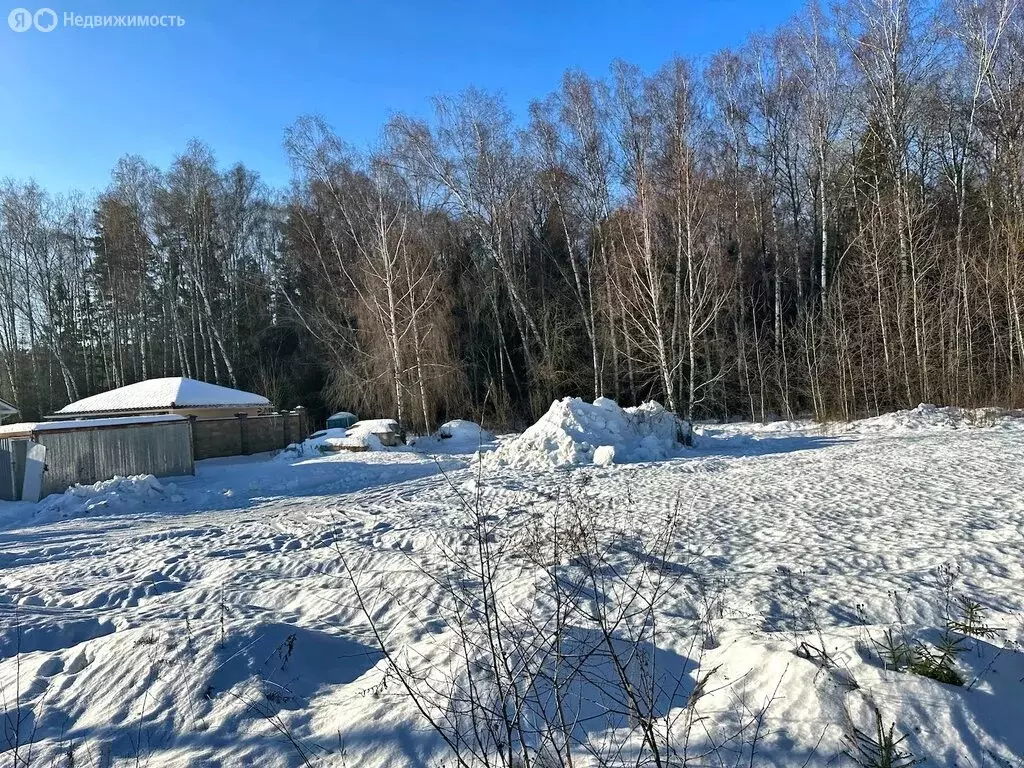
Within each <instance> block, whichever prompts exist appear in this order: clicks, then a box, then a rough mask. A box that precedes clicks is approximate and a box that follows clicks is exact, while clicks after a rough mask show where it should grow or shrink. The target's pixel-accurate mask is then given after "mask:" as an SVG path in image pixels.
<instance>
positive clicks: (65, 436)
mask: <svg viewBox="0 0 1024 768" xmlns="http://www.w3.org/2000/svg"><path fill="white" fill-rule="evenodd" d="M110 422H114V423H110ZM32 439H33V440H34V441H35V442H37V443H39V444H40V445H44V446H46V472H45V473H44V474H43V488H42V495H43V496H46V495H48V494H51V493H61V492H63V491H64V490H65V489H66V488H70V487H71V486H73V485H75V484H76V483H81V484H83V485H87V484H90V483H95V482H97V481H99V480H109V479H110V478H112V477H114V476H116V475H121V476H128V475H156V476H157V477H168V476H174V475H191V474H193V473H194V472H195V462H194V460H193V456H192V439H191V434H190V430H189V422H188V420H187V419H183V418H180V417H179V418H175V417H163V419H161V420H141V419H140V420H139V421H138V422H135V423H132V422H130V420H128V419H108V420H104V419H97V420H94V421H80V422H57V423H53V424H43V425H40V426H39V428H38V429H37V430H36V431H33V433H32Z"/></svg>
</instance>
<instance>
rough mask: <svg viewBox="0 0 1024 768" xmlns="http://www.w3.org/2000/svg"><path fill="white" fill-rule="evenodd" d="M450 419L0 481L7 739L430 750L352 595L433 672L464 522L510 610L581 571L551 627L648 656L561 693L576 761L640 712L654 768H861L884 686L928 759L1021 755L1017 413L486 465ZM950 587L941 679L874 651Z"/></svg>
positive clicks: (96, 758) (34, 760) (133, 755)
mask: <svg viewBox="0 0 1024 768" xmlns="http://www.w3.org/2000/svg"><path fill="white" fill-rule="evenodd" d="M469 431H470V430H465V429H460V430H459V431H458V434H459V436H460V437H459V439H458V440H455V438H454V437H453V438H451V439H449V440H445V439H435V440H424V441H423V442H422V443H421V444H420V445H418V446H414V447H413V448H409V449H405V448H403V449H399V450H388V451H368V452H364V453H338V454H324V455H309V454H306V455H303V456H299V457H295V458H288V459H286V460H274V459H273V458H272V457H269V456H261V457H248V458H246V459H233V460H212V461H208V462H201V463H200V464H199V466H198V469H197V475H196V476H195V477H194V478H192V477H189V478H175V479H162V480H160V481H153V480H152V479H150V478H135V479H127V480H120V481H115V482H111V483H108V484H106V485H103V486H98V487H95V488H92V489H77V490H75V491H72V492H69V493H68V494H65V495H64V496H58V497H50V498H49V499H46V500H44V501H43V502H41V503H40V504H39V505H30V504H10V503H7V504H4V503H0V621H2V622H3V624H2V634H0V659H2V661H0V689H2V697H0V706H2V707H3V710H4V712H3V713H2V721H3V723H4V725H3V731H2V733H0V764H5V765H8V764H9V765H40V766H51V765H68V766H70V765H74V766H93V765H95V766H107V765H124V766H128V765H132V766H136V765H140V766H141V765H149V766H182V767H184V766H222V767H225V768H226V767H228V766H297V765H324V766H381V767H383V766H406V765H408V766H426V765H441V764H442V763H444V764H450V760H448V761H446V757H447V755H446V752H445V748H444V744H443V742H442V740H441V738H440V737H439V736H438V735H437V734H436V733H435V732H434V731H432V730H431V729H430V728H429V727H428V726H427V724H426V722H425V720H424V718H423V717H422V715H421V714H420V713H419V712H417V709H416V707H415V706H414V704H413V702H412V700H411V699H410V697H409V695H408V694H407V693H406V692H405V691H404V690H403V689H402V686H401V684H400V681H399V680H398V678H397V677H396V676H395V675H394V674H385V671H386V669H387V662H386V660H384V659H383V658H382V654H381V651H380V650H379V648H378V646H377V642H376V640H375V638H374V635H373V633H372V631H371V622H370V621H368V620H367V616H366V612H364V609H366V611H368V612H369V614H370V616H371V617H372V620H373V626H376V628H377V629H378V630H379V631H381V632H382V633H383V635H382V636H383V638H384V640H385V644H386V646H387V647H388V648H389V649H391V650H392V651H393V652H394V653H396V654H398V658H400V659H403V660H404V661H403V663H405V662H409V663H412V664H413V665H414V666H415V667H416V669H417V670H426V671H429V673H430V674H431V675H433V676H434V677H432V678H431V679H434V680H441V681H442V684H450V683H451V682H452V681H454V680H456V679H457V678H458V674H459V658H460V657H459V651H458V648H457V646H458V643H457V642H455V639H456V638H457V637H458V636H459V631H458V627H457V623H456V622H455V621H454V620H453V617H457V616H461V617H462V618H463V620H467V621H469V623H470V624H472V623H473V622H474V621H476V618H475V617H474V612H473V609H472V608H471V607H467V608H466V610H464V611H460V610H459V609H458V608H457V606H456V605H455V604H453V595H454V594H455V593H456V592H457V591H458V590H468V592H470V593H472V592H473V590H474V589H476V586H475V585H474V584H466V583H463V582H458V583H457V584H456V582H455V581H453V580H452V579H451V578H450V577H451V576H452V572H453V565H454V564H456V563H457V562H459V558H461V557H462V556H463V555H464V554H467V553H472V552H474V551H479V547H478V546H477V545H478V544H479V543H480V542H481V541H483V542H485V543H486V544H487V546H488V547H490V548H491V549H490V550H489V551H491V552H492V553H493V554H494V557H495V562H496V563H497V564H498V567H497V570H496V573H495V583H496V585H497V589H496V599H497V600H498V602H499V603H501V604H502V605H503V606H506V608H505V609H503V610H505V611H506V612H505V613H503V616H504V618H505V619H506V620H508V622H509V624H510V625H511V624H512V621H513V619H518V618H521V617H523V616H530V617H533V618H534V619H536V618H537V617H538V616H544V615H548V614H546V613H545V612H548V613H550V612H551V610H552V606H551V603H550V601H549V600H548V599H547V598H548V597H549V596H550V593H549V592H547V591H546V589H545V587H544V585H545V584H559V585H563V584H570V583H573V584H578V586H579V588H578V590H576V592H575V593H574V594H579V595H581V596H582V597H581V600H582V601H583V602H584V603H586V604H587V605H588V606H590V608H589V609H588V610H592V612H593V616H589V617H588V616H585V615H583V613H580V614H579V615H575V616H572V617H571V618H572V620H571V621H570V622H568V623H569V624H571V625H572V626H571V632H569V633H568V634H571V635H572V638H573V639H572V643H574V644H575V645H574V647H575V648H577V649H578V648H584V647H589V648H591V649H592V651H593V656H592V657H591V660H595V659H603V661H604V663H605V666H606V667H607V666H608V664H607V662H608V656H607V654H605V655H602V653H605V652H604V651H601V652H598V651H599V648H600V647H606V648H611V649H615V648H618V647H620V646H622V645H623V644H625V645H626V646H628V647H629V648H631V649H632V650H633V651H635V653H633V654H632V655H630V654H629V653H628V652H625V653H624V655H627V656H629V661H628V662H627V663H626V664H625V665H624V668H625V669H626V671H627V673H628V675H630V676H632V675H636V676H637V677H638V678H643V679H645V680H647V681H649V682H651V681H653V687H650V686H649V688H650V690H649V694H650V695H649V696H647V697H646V698H645V697H643V696H641V699H643V701H641V702H640V704H639V705H636V702H634V705H635V706H633V707H632V708H631V707H629V706H626V704H625V703H623V702H622V701H621V700H620V699H621V697H622V695H623V694H622V689H621V686H618V685H617V683H616V681H615V680H614V679H613V678H614V675H611V676H608V677H607V678H604V677H602V675H605V674H606V672H607V671H606V672H600V671H599V672H597V673H595V674H594V675H590V676H586V675H582V676H581V677H580V678H579V681H577V683H578V684H577V683H571V684H570V685H568V686H567V687H566V688H565V690H566V691H568V692H569V693H570V694H571V697H570V698H571V701H570V704H571V705H572V711H573V712H574V713H576V715H577V721H575V723H574V724H573V725H572V727H570V728H569V731H570V732H571V733H572V737H573V739H574V740H575V741H574V747H573V749H574V750H575V752H576V753H577V762H576V763H575V764H577V765H586V764H587V762H586V755H587V749H586V748H585V746H584V744H586V745H589V748H590V754H591V755H593V754H598V753H600V754H608V753H609V750H614V751H615V754H617V755H618V756H619V757H620V758H621V759H622V760H623V761H624V762H625V763H626V764H634V762H635V760H633V759H632V758H631V756H634V757H635V754H636V753H637V752H642V751H643V744H642V742H643V731H644V727H645V726H646V725H649V726H650V729H651V732H652V733H653V734H655V736H654V740H655V741H656V743H658V744H660V745H661V746H662V747H663V748H664V750H663V752H662V753H661V754H660V755H659V757H660V759H662V760H663V762H662V764H663V765H682V759H681V756H682V755H683V753H684V752H685V753H686V757H687V763H686V764H687V765H693V766H705V765H715V766H723V765H728V766H733V765H743V766H748V765H752V766H794V767H795V766H804V765H807V766H822V767H823V766H837V765H854V763H853V762H852V759H851V758H849V757H845V756H844V755H843V754H842V753H843V751H844V749H845V750H851V746H850V743H849V742H848V741H845V740H844V739H846V738H847V737H848V736H849V734H851V733H852V732H853V729H854V728H857V729H859V730H861V731H864V732H873V731H874V728H875V723H874V719H873V718H874V710H875V708H876V707H877V709H878V710H879V711H880V713H881V716H882V718H883V721H884V724H885V727H886V728H888V726H889V724H890V723H895V734H896V737H897V738H898V737H899V736H901V735H903V736H906V739H905V741H903V742H902V744H901V745H900V746H901V748H903V749H905V750H906V751H907V752H912V753H913V754H914V755H915V756H916V757H918V758H922V759H924V760H925V761H926V762H925V763H924V764H926V765H932V766H977V767H981V766H998V767H999V768H1006V767H1007V766H1013V767H1015V768H1016V767H1019V766H1021V765H1022V764H1024V763H1022V760H1024V728H1021V724H1022V723H1024V649H1022V643H1024V471H1022V468H1024V421H1022V420H1020V419H1014V418H996V417H990V416H987V415H983V414H982V415H972V416H970V417H969V418H964V417H963V416H962V415H960V414H957V413H955V412H952V411H949V410H946V409H934V410H932V409H929V408H921V409H915V411H910V412H904V413H903V414H898V415H893V416H884V417H879V418H878V419H870V420H865V421H862V422H856V423H854V424H852V425H829V426H824V427H823V426H822V425H815V424H809V423H805V422H785V423H778V424H774V425H752V424H730V425H724V426H717V425H704V426H698V427H697V428H696V430H695V433H696V446H695V447H694V448H692V449H687V450H685V451H681V452H680V453H679V455H678V456H677V457H675V458H669V459H665V460H661V461H653V462H646V463H631V464H625V463H616V464H612V465H608V466H599V465H594V464H586V465H583V466H576V465H571V466H555V465H554V464H553V463H552V464H551V465H550V466H548V467H547V468H545V467H544V462H542V461H539V460H538V461H525V462H519V463H517V462H500V461H495V460H492V459H487V458H485V459H484V460H483V461H478V460H476V459H474V456H473V453H474V452H475V451H476V450H477V448H478V447H490V446H489V445H488V446H484V445H482V437H481V439H479V440H476V441H475V442H477V443H481V445H473V443H474V440H473V439H472V438H473V435H470V434H469ZM478 437H480V436H478ZM487 437H490V436H487ZM453 440H454V443H452V442H451V441H453ZM513 440H514V438H503V439H501V440H500V441H499V443H500V446H501V447H499V449H498V452H499V453H501V451H502V450H504V446H507V445H509V444H511V442H512V441H513ZM555 443H556V444H559V445H560V443H559V441H558V440H556V441H555ZM593 447H599V446H593ZM417 448H419V449H420V450H421V451H433V452H434V453H433V454H431V453H426V452H418V451H417ZM463 452H464V453H463ZM506 453H507V451H506ZM619 458H623V457H622V456H621V454H620V456H619ZM474 514H475V515H476V516H474ZM573 515H575V518H573ZM572 519H576V521H577V522H579V521H580V520H586V521H589V523H588V524H589V525H590V526H591V529H590V530H589V532H588V531H585V530H581V529H578V528H577V529H572V526H571V525H570V526H569V528H568V530H563V529H562V528H560V527H559V526H562V525H566V524H569V523H571V522H572ZM588 537H590V538H589V539H588ZM576 539H578V541H576ZM585 539H587V540H592V541H593V542H594V545H595V546H596V547H597V548H598V549H600V556H601V561H600V563H599V564H597V565H596V566H595V563H594V562H593V560H592V559H590V560H588V559H587V558H586V557H583V556H582V555H581V553H585V552H588V550H587V546H586V545H585V543H584V540H585ZM558 541H562V542H567V544H566V549H565V550H564V551H561V552H559V551H556V550H557V549H558V547H557V546H556V545H555V543H556V542H558ZM593 554H594V552H593V551H589V555H588V557H590V558H592V556H593ZM598 572H599V573H600V575H599V577H594V578H591V579H590V580H589V581H588V576H587V574H588V573H589V574H590V575H591V576H594V574H595V573H598ZM463 576H465V574H463ZM453 584H456V586H452V585H453ZM356 586H358V587H359V589H358V590H357V589H356ZM598 587H602V588H603V589H599V588H598ZM631 587H633V588H635V591H634V592H632V595H633V597H634V599H635V601H636V603H637V604H634V605H629V606H624V601H627V600H628V598H629V595H630V594H631V593H630V591H629V590H630V588H631ZM662 587H669V588H664V589H662ZM562 588H563V587H561V586H559V589H562ZM460 594H461V593H460ZM650 594H653V595H654V596H655V597H656V600H654V601H653V608H652V612H651V613H650V615H647V614H646V613H645V612H644V611H643V610H636V611H634V609H638V606H639V607H640V608H642V606H643V599H644V596H645V595H650ZM959 595H967V596H969V597H970V598H971V599H973V600H976V601H978V602H979V603H980V604H981V605H982V606H984V608H985V609H986V613H985V616H984V622H983V623H985V624H986V625H988V626H991V627H994V628H997V631H995V632H994V633H992V634H991V635H990V636H988V637H985V638H969V639H967V640H965V641H964V642H963V643H962V645H963V647H964V650H965V652H963V653H962V654H960V655H959V657H958V658H957V659H956V661H955V663H954V668H955V670H956V672H957V673H958V674H959V675H960V677H961V678H962V680H963V682H964V683H965V684H964V685H963V686H952V685H947V684H944V683H941V682H937V681H935V680H932V679H928V678H926V677H922V676H919V675H915V674H912V673H910V672H909V671H894V670H892V669H887V668H886V665H885V664H883V663H882V662H881V660H880V655H884V654H880V652H879V645H880V644H883V639H884V637H885V635H886V632H889V633H890V635H898V636H901V637H906V638H907V641H908V642H914V641H917V640H920V641H922V642H925V643H929V644H932V645H934V644H935V643H937V642H939V635H940V634H941V632H942V630H943V627H944V625H945V622H946V618H947V615H948V614H951V613H955V610H951V609H949V608H948V607H947V605H946V604H947V598H948V597H950V596H952V597H954V598H955V597H957V596H959ZM360 597H361V598H362V600H363V604H362V606H361V605H360ZM631 611H634V613H631ZM602 612H605V613H603V614H602ZM636 613H639V614H640V615H641V617H642V619H643V620H642V621H639V622H634V621H632V619H630V618H628V617H629V616H632V615H635V614H636ZM598 614H601V615H605V616H611V615H617V616H619V617H620V618H622V621H621V622H620V623H619V624H617V625H616V626H614V627H612V634H613V635H614V636H615V637H614V639H613V642H612V643H611V644H607V645H606V646H602V642H601V641H600V638H598V640H596V641H593V639H592V638H593V637H594V636H595V632H596V630H595V627H594V626H593V625H588V624H587V622H588V621H591V620H593V618H594V616H597V615H598ZM597 634H598V635H600V633H599V632H598V633H597ZM958 636H959V635H958ZM526 637H527V633H525V632H524V633H523V634H522V635H519V636H517V637H516V639H517V640H523V641H524V642H525V639H526ZM610 653H612V656H614V652H613V651H612V652H610ZM563 663H564V662H563ZM587 663H590V662H589V661H588V662H587ZM595 663H596V662H595ZM580 668H582V666H581V667H580ZM578 669H579V668H578ZM417 679H418V678H417ZM598 680H605V682H606V683H607V685H599V684H597V682H596V681H598ZM584 683H586V685H584ZM640 687H642V686H640ZM533 690H542V687H538V685H537V684H536V683H534V688H533ZM423 696H424V699H423V700H424V701H427V702H428V703H430V702H431V701H436V695H434V696H433V698H432V696H431V695H430V694H423ZM645 702H646V703H645ZM636 706H639V708H640V709H646V714H644V713H640V714H639V715H638V713H637V712H636V711H634V710H635V709H636ZM626 709H630V710H631V712H632V714H631V715H630V716H623V713H622V712H620V711H619V710H626ZM434 714H435V715H436V714H437V712H436V711H435V712H434ZM449 714H450V713H449ZM648 715H649V717H648ZM602 750H604V751H603V752H602ZM673 751H674V752H675V754H676V758H671V753H672V752H673ZM15 753H16V754H15ZM72 753H73V755H74V759H73V761H71V760H70V759H69V758H68V755H70V754H72ZM669 758H671V760H670V759H669ZM677 758H678V759H677ZM672 760H674V762H673V761H672ZM649 764H654V763H653V761H650V762H649Z"/></svg>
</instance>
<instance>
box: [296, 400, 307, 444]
mask: <svg viewBox="0 0 1024 768" xmlns="http://www.w3.org/2000/svg"><path fill="white" fill-rule="evenodd" d="M295 414H296V415H297V416H298V417H299V419H298V421H299V423H298V427H299V430H298V431H299V439H298V440H296V441H295V442H297V443H301V442H302V441H303V440H305V439H306V438H307V437H309V433H308V432H307V431H306V406H304V405H296V406H295Z"/></svg>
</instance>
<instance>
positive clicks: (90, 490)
mask: <svg viewBox="0 0 1024 768" xmlns="http://www.w3.org/2000/svg"><path fill="white" fill-rule="evenodd" d="M173 490H174V485H173V484H170V485H167V486H165V485H164V484H163V483H161V482H160V481H159V480H157V479H156V478H155V477H153V475H131V476H129V477H120V476H118V477H114V478H111V479H110V480H101V481H100V482H98V483H93V484H92V485H76V486H74V487H72V488H68V489H67V490H66V491H64V493H61V494H53V495H52V496H47V497H46V498H45V499H43V500H42V501H41V502H39V508H38V510H37V512H36V515H37V517H43V518H47V519H61V518H70V517H79V516H81V515H87V514H89V513H90V512H94V511H96V510H103V509H115V508H123V507H129V506H130V507H136V506H138V505H139V504H143V503H146V502H149V501H155V500H160V499H164V498H170V500H172V501H174V500H180V497H178V496H168V491H173Z"/></svg>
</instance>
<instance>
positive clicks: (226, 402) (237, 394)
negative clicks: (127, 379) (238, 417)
mask: <svg viewBox="0 0 1024 768" xmlns="http://www.w3.org/2000/svg"><path fill="white" fill-rule="evenodd" d="M269 405H270V401H269V400H267V398H265V397H263V396H262V395H257V394H254V393H252V392H243V391H241V390H239V389H230V388H229V387H222V386H219V385H218V384H208V383H207V382H205V381H197V380H196V379H187V378H184V377H182V376H169V377H166V378H162V379H147V380H146V381H140V382H138V383H136V384H129V385H128V386H126V387H119V388H118V389H112V390H110V391H109V392H101V393H100V394H98V395H93V396H92V397H86V398H83V399H82V400H76V401H75V402H73V403H71V404H70V405H65V406H64V407H63V408H61V409H60V410H59V411H57V413H61V414H78V413H117V412H121V411H154V410H164V409H171V408H236V407H249V408H253V407H265V406H269Z"/></svg>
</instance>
